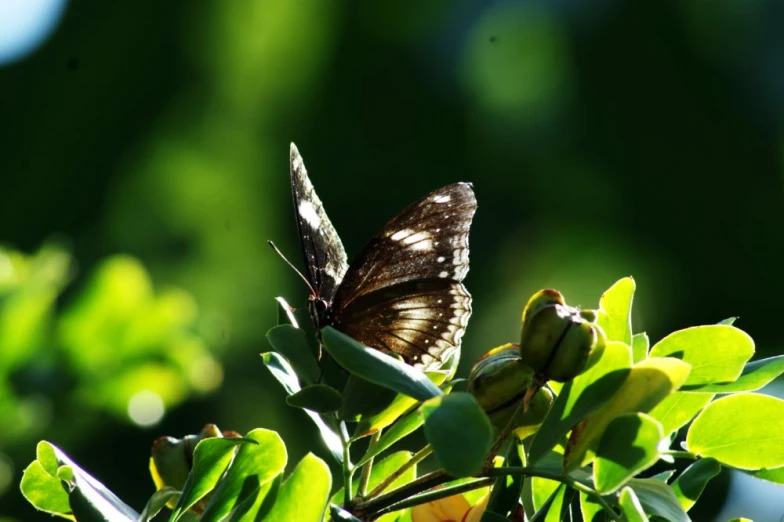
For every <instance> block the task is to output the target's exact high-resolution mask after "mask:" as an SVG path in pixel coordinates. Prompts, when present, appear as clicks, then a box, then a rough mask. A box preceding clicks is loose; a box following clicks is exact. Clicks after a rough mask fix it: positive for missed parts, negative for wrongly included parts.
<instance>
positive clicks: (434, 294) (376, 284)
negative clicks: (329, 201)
mask: <svg viewBox="0 0 784 522" xmlns="http://www.w3.org/2000/svg"><path fill="white" fill-rule="evenodd" d="M291 185H292V195H293V200H294V209H295V214H296V217H297V225H298V228H299V234H300V242H301V245H302V252H303V256H304V260H305V265H306V266H307V273H306V276H307V277H306V278H307V279H308V282H309V283H310V285H311V292H312V293H311V296H310V299H309V301H308V308H309V310H310V314H311V317H312V318H313V322H314V325H315V327H316V330H317V331H320V329H321V328H323V327H325V326H328V325H331V326H334V327H335V328H337V329H338V330H341V331H342V332H344V333H346V334H348V335H350V336H351V337H353V338H354V339H356V340H357V341H359V342H361V343H363V344H365V345H366V346H370V347H373V348H377V349H379V350H382V351H385V352H391V353H394V354H398V355H400V356H401V357H402V358H403V359H404V360H405V361H406V362H407V363H409V364H412V365H414V366H417V367H420V368H423V369H428V368H431V367H434V366H437V365H438V364H440V362H442V361H443V360H444V359H445V357H446V356H448V355H449V354H450V353H451V352H452V351H454V350H456V349H457V348H458V347H459V346H460V340H461V338H462V336H463V333H464V332H465V327H466V324H467V322H468V318H469V317H470V315H471V295H470V294H469V293H468V291H467V290H466V289H465V287H464V286H463V285H462V281H463V278H464V277H465V275H466V272H467V271H468V232H469V228H470V226H471V221H472V219H473V215H474V212H475V210H476V198H475V197H474V192H473V190H472V188H471V185H470V184H467V183H456V184H453V185H447V186H445V187H442V188H440V189H438V190H436V191H434V192H432V193H431V194H428V195H427V196H425V197H424V198H422V199H421V200H419V201H417V202H415V203H413V204H412V205H409V206H408V207H407V208H405V209H404V210H403V211H402V212H400V213H399V214H398V215H397V216H396V217H395V218H393V219H392V220H390V221H389V222H388V223H387V224H386V225H385V226H384V227H383V228H382V230H381V232H380V233H379V234H377V235H376V236H375V237H373V239H371V240H370V242H369V243H368V245H367V246H366V247H365V248H364V249H363V250H362V252H361V253H360V254H359V256H358V257H357V258H356V259H355V260H354V261H353V262H352V263H351V265H350V266H349V265H348V264H347V258H346V254H345V250H344V249H343V244H342V242H341V241H340V238H339V236H338V235H337V232H336V231H335V229H334V227H333V226H332V223H331V222H330V221H329V218H327V215H326V212H325V211H324V208H323V206H322V204H321V201H320V200H319V199H318V196H317V195H316V193H315V191H314V189H313V185H312V184H311V182H310V180H309V179H308V176H307V171H306V170H305V166H304V164H303V162H302V158H301V157H300V155H299V152H298V151H297V149H296V147H295V146H294V145H293V144H292V146H291Z"/></svg>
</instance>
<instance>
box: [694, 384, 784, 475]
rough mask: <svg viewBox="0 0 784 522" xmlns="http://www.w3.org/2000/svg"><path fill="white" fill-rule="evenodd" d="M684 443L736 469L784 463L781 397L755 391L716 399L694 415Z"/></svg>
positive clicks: (766, 466) (783, 419) (783, 414)
mask: <svg viewBox="0 0 784 522" xmlns="http://www.w3.org/2000/svg"><path fill="white" fill-rule="evenodd" d="M686 443H687V445H688V447H689V451H691V452H692V453H696V454H697V455H701V456H703V457H713V458H714V459H716V460H718V461H719V462H721V463H722V464H727V465H729V466H733V467H736V468H739V469H761V468H777V467H780V466H784V401H783V400H781V399H778V398H776V397H770V396H768V395H760V394H756V393H744V394H740V395H729V396H727V397H723V398H721V399H718V400H716V401H714V402H712V403H711V404H709V405H708V406H707V407H706V408H705V409H704V410H702V413H700V414H699V415H698V416H697V418H696V419H694V422H693V423H692V424H691V427H690V428H689V433H688V435H687V436H686Z"/></svg>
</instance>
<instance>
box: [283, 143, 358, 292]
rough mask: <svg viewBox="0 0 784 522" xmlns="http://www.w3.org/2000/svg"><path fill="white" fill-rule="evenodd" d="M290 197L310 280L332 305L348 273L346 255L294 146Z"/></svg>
mask: <svg viewBox="0 0 784 522" xmlns="http://www.w3.org/2000/svg"><path fill="white" fill-rule="evenodd" d="M291 193H292V196H293V199H294V212H295V213H296V215H297V227H298V229H299V240H300V243H301V245H302V254H303V256H304V258H305V266H307V269H308V280H309V282H310V285H311V286H312V287H313V290H314V291H315V292H316V296H315V297H318V298H321V299H324V300H326V301H328V302H329V301H331V300H332V298H333V297H334V296H335V292H336V291H337V288H338V285H340V282H341V281H342V280H343V276H344V275H345V273H346V270H347V269H348V262H347V261H346V251H345V250H344V249H343V243H342V242H341V241H340V237H339V236H338V233H337V232H336V231H335V227H333V226H332V222H331V221H330V220H329V218H328V217H327V213H326V212H324V206H323V205H322V204H321V200H320V199H319V197H318V196H317V195H316V191H315V190H314V189H313V184H312V183H311V182H310V179H309V178H308V171H307V170H306V169H305V164H304V163H303V161H302V156H300V154H299V151H298V150H297V147H296V146H295V145H294V144H293V143H292V144H291Z"/></svg>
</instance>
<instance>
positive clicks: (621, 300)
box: [597, 277, 636, 346]
mask: <svg viewBox="0 0 784 522" xmlns="http://www.w3.org/2000/svg"><path fill="white" fill-rule="evenodd" d="M635 287H636V285H635V283H634V279H632V278H631V277H624V278H623V279H620V280H619V281H618V282H616V283H615V284H614V285H612V286H611V287H610V289H609V290H607V291H606V292H605V293H604V294H602V297H601V298H600V299H599V318H598V320H597V322H598V323H599V326H601V327H602V330H604V334H605V335H606V336H607V340H608V341H618V342H621V343H624V344H626V345H629V346H631V345H632V301H633V300H634V290H635Z"/></svg>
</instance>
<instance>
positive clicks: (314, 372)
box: [267, 324, 321, 383]
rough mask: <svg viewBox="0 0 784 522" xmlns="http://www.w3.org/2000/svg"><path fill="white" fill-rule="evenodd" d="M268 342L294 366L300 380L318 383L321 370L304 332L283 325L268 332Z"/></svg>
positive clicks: (288, 325)
mask: <svg viewBox="0 0 784 522" xmlns="http://www.w3.org/2000/svg"><path fill="white" fill-rule="evenodd" d="M267 340H268V341H269V343H270V345H271V346H272V348H273V349H274V350H275V351H276V352H277V353H279V354H281V355H282V356H283V357H285V358H286V359H287V360H288V361H289V362H290V363H291V365H292V366H294V368H295V369H296V370H297V375H299V378H300V379H302V380H303V381H304V382H308V383H312V382H316V381H318V378H319V376H320V375H321V370H320V369H319V366H318V364H317V363H316V359H315V357H314V356H313V351H312V350H311V348H310V344H309V343H308V340H307V337H306V335H305V332H304V331H303V330H300V329H299V328H296V327H294V326H292V325H290V324H282V325H280V326H276V327H274V328H272V329H271V330H270V331H268V332H267Z"/></svg>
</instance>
